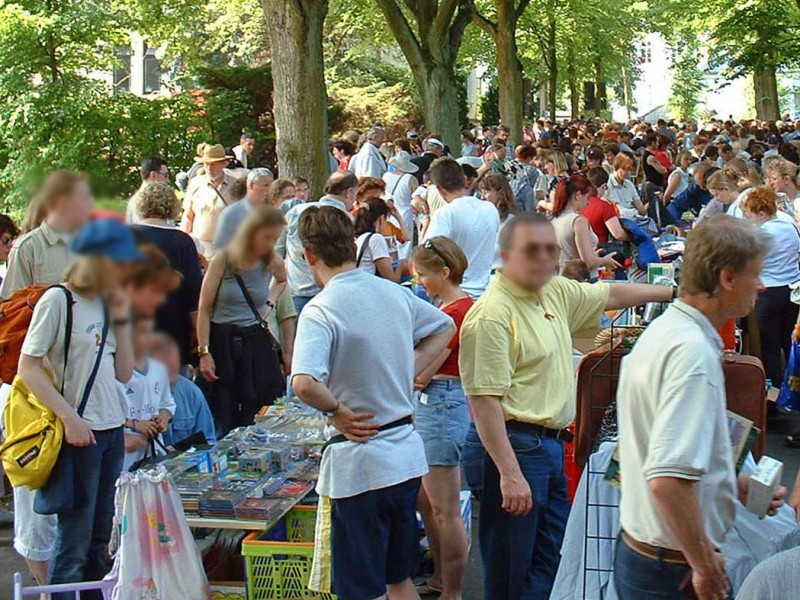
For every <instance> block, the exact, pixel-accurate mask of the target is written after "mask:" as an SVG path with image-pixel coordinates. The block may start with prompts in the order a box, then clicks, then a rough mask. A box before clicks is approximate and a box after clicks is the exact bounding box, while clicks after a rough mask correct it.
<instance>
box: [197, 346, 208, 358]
mask: <svg viewBox="0 0 800 600" xmlns="http://www.w3.org/2000/svg"><path fill="white" fill-rule="evenodd" d="M206 354H211V350H209V348H208V345H206V346H198V347H197V356H199V357H200V358H203V357H204V356H205V355H206Z"/></svg>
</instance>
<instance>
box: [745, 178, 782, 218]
mask: <svg viewBox="0 0 800 600" xmlns="http://www.w3.org/2000/svg"><path fill="white" fill-rule="evenodd" d="M742 210H744V211H746V212H748V213H751V214H754V215H760V214H764V215H768V216H770V217H774V216H775V215H776V214H777V212H778V196H777V195H776V194H775V192H773V191H772V188H770V187H769V186H766V185H762V186H760V187H757V188H754V189H753V190H751V191H750V193H749V194H747V195H746V196H745V198H744V200H743V201H742Z"/></svg>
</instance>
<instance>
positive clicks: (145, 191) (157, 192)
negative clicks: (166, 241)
mask: <svg viewBox="0 0 800 600" xmlns="http://www.w3.org/2000/svg"><path fill="white" fill-rule="evenodd" d="M136 210H137V212H138V213H139V215H140V216H141V217H142V218H143V219H148V218H155V219H167V220H173V221H174V220H176V219H177V218H178V217H180V215H181V203H180V201H179V200H178V197H177V196H176V195H175V192H174V191H172V188H171V187H170V186H168V185H166V184H164V183H156V182H151V183H148V184H146V185H145V186H144V187H143V188H142V189H141V190H140V191H139V194H138V195H137V197H136Z"/></svg>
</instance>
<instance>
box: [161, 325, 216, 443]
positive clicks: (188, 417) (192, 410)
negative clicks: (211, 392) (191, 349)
mask: <svg viewBox="0 0 800 600" xmlns="http://www.w3.org/2000/svg"><path fill="white" fill-rule="evenodd" d="M151 354H152V355H153V357H154V358H155V359H156V360H157V361H158V362H159V363H161V364H163V365H164V366H165V367H166V369H167V373H168V376H169V385H170V388H171V390H172V399H173V401H174V407H175V412H174V414H173V417H172V421H170V424H169V427H168V428H167V431H166V432H165V433H164V442H165V443H166V444H167V445H168V446H173V445H175V443H176V442H180V441H182V440H185V439H187V438H190V437H192V436H194V435H197V434H202V435H204V436H205V438H206V442H208V443H209V444H214V443H216V441H217V437H216V434H215V433H214V419H213V417H212V416H211V410H209V408H208V403H207V402H206V399H205V396H203V392H201V391H200V388H199V387H197V386H196V385H195V384H194V383H192V381H191V380H189V379H187V378H186V377H184V376H183V375H181V374H180V370H181V356H180V351H179V349H178V344H177V343H176V342H175V340H174V339H173V338H172V337H170V336H169V335H167V334H166V333H156V334H155V335H154V336H153V344H152V346H151ZM197 441H201V440H197Z"/></svg>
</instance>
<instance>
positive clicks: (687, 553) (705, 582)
mask: <svg viewBox="0 0 800 600" xmlns="http://www.w3.org/2000/svg"><path fill="white" fill-rule="evenodd" d="M768 246H769V239H768V238H766V237H765V236H764V234H763V233H762V232H760V231H759V230H758V229H756V228H755V227H754V226H753V225H752V224H751V223H748V222H746V221H743V220H740V219H735V218H734V217H730V216H728V215H719V216H717V217H713V218H710V219H708V220H707V221H705V222H703V223H702V224H701V225H700V226H698V227H697V228H696V229H694V230H693V231H692V232H691V233H690V234H689V238H688V241H687V244H686V254H685V258H684V264H683V269H682V271H681V297H680V300H678V301H677V302H675V304H673V305H672V306H670V307H669V308H668V309H667V311H666V312H665V313H664V314H663V315H662V316H661V317H659V318H658V319H656V320H655V321H654V322H653V324H652V325H650V326H649V327H648V328H647V330H646V331H645V332H644V333H643V334H642V336H641V337H640V338H639V340H638V342H637V343H636V345H635V346H634V348H633V350H632V351H631V353H630V354H629V355H628V356H627V357H626V358H625V359H624V360H623V364H622V369H621V372H620V382H619V389H618V391H617V401H618V403H619V404H618V408H617V410H618V419H619V435H620V441H619V457H620V467H621V480H622V504H621V509H620V510H621V524H622V533H621V535H620V540H618V542H617V550H616V557H615V565H614V578H615V583H616V588H617V594H618V596H619V598H620V600H650V599H656V598H689V597H692V598H693V597H697V598H700V600H725V599H726V598H728V595H729V593H730V584H729V583H728V579H727V577H726V575H725V568H724V565H725V559H724V558H723V557H722V554H720V553H719V551H718V549H719V547H720V546H721V545H722V542H723V540H724V539H725V534H726V532H727V531H728V529H730V527H731V525H732V524H733V520H734V516H735V513H736V506H735V504H734V503H735V502H736V499H737V496H738V498H739V499H740V500H742V501H746V498H747V488H748V484H749V477H748V476H747V475H744V474H740V475H739V476H738V478H737V475H736V473H735V471H734V461H733V451H732V449H731V443H730V437H729V433H728V424H727V418H726V409H725V406H726V401H725V379H724V375H723V372H722V347H723V346H722V339H721V338H720V336H719V333H717V331H718V329H719V328H721V327H722V326H723V325H724V324H725V323H726V322H727V321H728V320H729V319H733V318H736V317H743V316H745V315H747V314H748V313H749V312H750V311H751V310H752V309H753V305H754V303H755V300H756V297H757V296H758V294H759V292H761V291H763V289H764V287H763V285H762V283H761V278H760V272H761V267H762V263H763V257H764V253H765V252H766V250H767V248H768ZM785 493H786V490H785V489H781V490H779V492H778V494H777V495H776V501H775V502H774V503H773V508H774V509H776V508H778V507H779V506H780V504H782V503H783V501H782V500H781V498H782V497H783V495H784V494H785ZM692 589H694V593H695V594H696V596H692V595H691V593H692V592H691V590H692Z"/></svg>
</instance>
